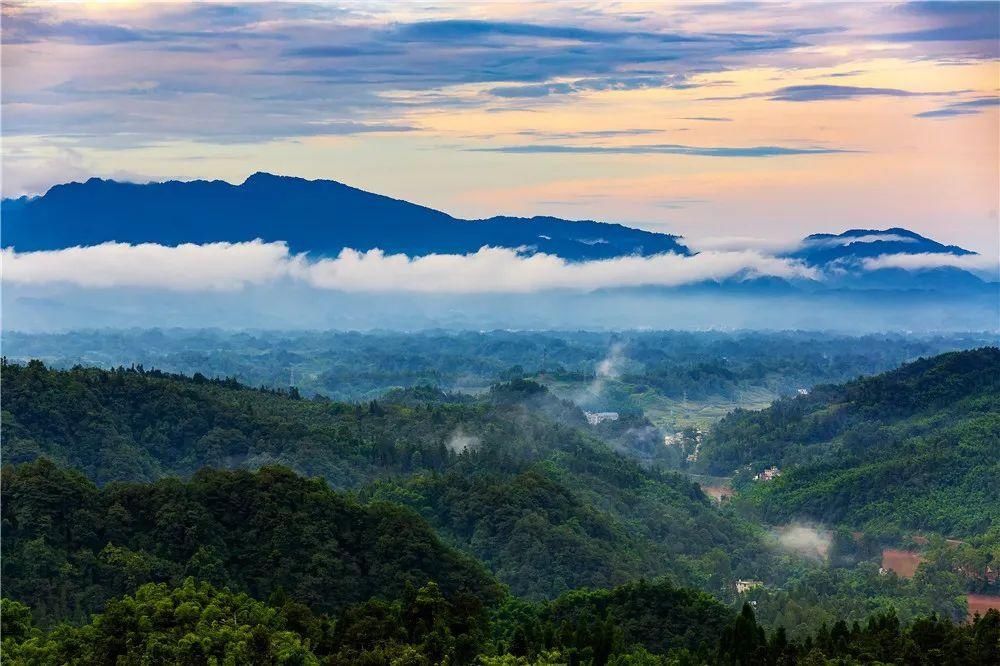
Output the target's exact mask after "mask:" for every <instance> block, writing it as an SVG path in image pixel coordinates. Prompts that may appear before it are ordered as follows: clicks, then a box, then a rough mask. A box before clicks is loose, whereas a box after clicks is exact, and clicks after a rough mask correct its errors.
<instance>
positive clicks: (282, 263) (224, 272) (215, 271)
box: [0, 240, 297, 291]
mask: <svg viewBox="0 0 1000 666" xmlns="http://www.w3.org/2000/svg"><path fill="white" fill-rule="evenodd" d="M0 256H2V258H3V279H4V282H8V283H15V284H50V283H68V284H74V285H79V286H81V287H97V288H106V287H153V288H160V289H168V290H172V291H232V290H236V289H241V288H243V287H245V286H247V285H250V284H263V283H266V282H271V281H274V280H276V279H278V278H280V277H282V276H283V275H286V274H287V273H288V271H289V269H290V268H291V267H292V265H294V264H295V263H297V260H296V259H292V258H290V257H289V256H288V247H287V246H286V245H285V244H284V243H264V242H263V241H260V240H256V241H252V242H248V243H209V244H206V245H195V244H191V243H186V244H184V245H178V246H176V247H167V246H164V245H156V244H154V243H143V244H140V245H129V244H127V243H102V244H101V245H93V246H89V247H72V248H67V249H65V250H55V251H51V252H21V253H19V252H15V251H14V250H12V249H10V248H4V249H3V250H2V255H0Z"/></svg>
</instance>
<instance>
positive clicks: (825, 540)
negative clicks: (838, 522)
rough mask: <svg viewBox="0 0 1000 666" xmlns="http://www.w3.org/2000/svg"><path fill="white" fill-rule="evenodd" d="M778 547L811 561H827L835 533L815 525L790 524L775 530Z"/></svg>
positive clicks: (773, 531)
mask: <svg viewBox="0 0 1000 666" xmlns="http://www.w3.org/2000/svg"><path fill="white" fill-rule="evenodd" d="M772 534H773V536H774V537H775V539H777V543H778V546H779V547H780V548H781V549H782V550H784V551H787V552H789V553H792V554H794V555H798V556H800V557H805V558H808V559H811V560H818V561H826V559H827V557H829V554H830V544H831V543H832V542H833V533H832V532H830V530H828V529H826V528H824V527H822V526H819V525H816V524H813V523H789V524H788V525H782V526H780V527H776V528H774V530H772Z"/></svg>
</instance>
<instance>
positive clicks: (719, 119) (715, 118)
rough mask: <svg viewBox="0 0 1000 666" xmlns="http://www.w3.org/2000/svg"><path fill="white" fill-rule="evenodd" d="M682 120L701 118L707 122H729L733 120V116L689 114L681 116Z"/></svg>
mask: <svg viewBox="0 0 1000 666" xmlns="http://www.w3.org/2000/svg"><path fill="white" fill-rule="evenodd" d="M681 120H700V121H702V122H706V123H729V122H732V121H733V119H732V118H723V117H721V116H687V117H685V118H681Z"/></svg>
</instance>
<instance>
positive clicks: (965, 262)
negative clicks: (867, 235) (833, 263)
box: [862, 252, 998, 279]
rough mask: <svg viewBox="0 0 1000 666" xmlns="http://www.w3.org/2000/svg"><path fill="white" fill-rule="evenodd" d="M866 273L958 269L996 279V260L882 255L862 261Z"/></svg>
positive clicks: (925, 254)
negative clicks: (882, 270) (894, 270)
mask: <svg viewBox="0 0 1000 666" xmlns="http://www.w3.org/2000/svg"><path fill="white" fill-rule="evenodd" d="M862 267H863V268H864V269H865V270H866V271H874V270H879V269H882V268H902V269H904V270H908V271H919V270H928V269H931V268H960V269H962V270H966V271H970V272H973V273H979V274H986V275H987V276H992V278H993V279H996V278H997V272H998V267H997V260H996V259H994V258H992V257H989V256H986V255H983V254H961V255H959V254H943V253H934V252H920V253H914V254H882V255H879V256H877V257H870V258H867V259H864V260H863V261H862Z"/></svg>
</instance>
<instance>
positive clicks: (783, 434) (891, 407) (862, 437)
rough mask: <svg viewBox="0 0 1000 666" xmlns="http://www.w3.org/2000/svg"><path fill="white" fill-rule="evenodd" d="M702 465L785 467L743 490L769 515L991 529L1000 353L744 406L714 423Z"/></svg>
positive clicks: (956, 355) (906, 527) (999, 494)
mask: <svg viewBox="0 0 1000 666" xmlns="http://www.w3.org/2000/svg"><path fill="white" fill-rule="evenodd" d="M700 464H701V466H702V467H703V468H704V469H706V470H709V471H711V472H714V473H719V474H724V473H729V472H732V471H734V470H738V469H740V468H744V467H745V466H748V467H749V471H750V472H756V471H759V470H760V469H763V468H764V467H768V466H771V465H776V466H778V467H779V468H781V470H782V475H781V477H779V478H778V479H776V480H774V481H771V482H767V483H760V482H757V483H748V484H747V485H746V488H747V490H746V494H747V495H748V497H749V499H750V501H751V502H752V503H754V504H755V505H756V506H757V507H758V508H759V510H760V511H761V513H762V515H763V516H764V517H765V518H766V519H768V520H772V521H778V522H783V521H786V520H789V519H792V518H812V519H815V520H821V521H825V522H829V523H845V524H847V525H851V526H854V527H856V528H865V529H871V530H874V531H876V532H890V533H891V532H893V531H913V530H927V531H932V532H938V533H942V534H945V535H949V536H973V535H977V534H982V533H985V532H986V531H987V530H988V529H989V528H990V526H991V525H995V524H996V523H997V521H998V519H1000V486H998V485H997V479H1000V349H997V348H995V347H986V348H981V349H976V350H971V351H964V352H953V353H947V354H942V355H940V356H936V357H933V358H929V359H921V360H919V361H916V362H913V363H909V364H906V365H904V366H902V367H901V368H899V369H897V370H894V371H891V372H887V373H884V374H881V375H878V376H875V377H868V378H861V379H858V380H855V381H853V382H848V383H846V384H842V385H835V386H820V387H817V388H816V389H814V390H813V391H812V392H811V393H810V394H809V395H804V396H798V397H796V398H793V399H785V400H779V401H778V402H776V403H775V404H774V405H772V406H771V407H770V408H768V409H765V410H763V411H760V412H747V411H737V412H735V413H733V414H732V415H730V416H729V417H727V418H725V419H723V420H722V421H721V422H720V423H719V424H718V426H717V427H716V428H715V429H714V431H713V432H712V434H711V436H710V437H709V438H708V440H707V441H706V443H705V446H704V452H703V458H702V460H701V461H700Z"/></svg>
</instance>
